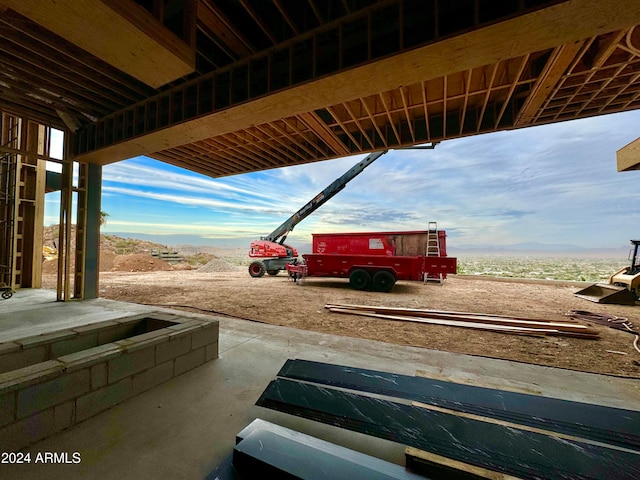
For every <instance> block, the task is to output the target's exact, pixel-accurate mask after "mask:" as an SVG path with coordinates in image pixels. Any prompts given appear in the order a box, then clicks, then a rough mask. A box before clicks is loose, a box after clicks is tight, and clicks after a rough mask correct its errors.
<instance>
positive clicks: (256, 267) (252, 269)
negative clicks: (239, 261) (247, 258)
mask: <svg viewBox="0 0 640 480" xmlns="http://www.w3.org/2000/svg"><path fill="white" fill-rule="evenodd" d="M264 272H265V267H264V263H262V262H251V265H249V275H251V276H252V277H253V278H259V277H262V276H263V275H264Z"/></svg>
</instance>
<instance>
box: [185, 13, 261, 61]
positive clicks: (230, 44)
mask: <svg viewBox="0 0 640 480" xmlns="http://www.w3.org/2000/svg"><path fill="white" fill-rule="evenodd" d="M198 20H199V21H201V22H202V23H203V24H204V25H205V26H206V27H207V28H208V29H209V30H211V31H212V32H213V33H214V34H215V35H216V36H217V37H218V38H219V39H220V40H221V41H222V43H223V44H224V45H225V46H226V47H227V48H229V49H230V50H231V51H232V52H233V53H235V54H236V56H237V57H238V58H243V57H248V56H249V55H251V54H253V53H255V49H254V48H253V47H252V46H251V43H250V42H249V41H248V40H247V39H246V38H245V36H244V35H243V34H242V33H240V32H238V31H237V30H236V29H235V28H233V24H232V23H231V22H230V21H229V19H228V18H227V17H226V16H225V15H224V13H222V12H221V11H220V9H219V8H218V7H217V6H216V5H215V3H212V2H210V1H200V2H198Z"/></svg>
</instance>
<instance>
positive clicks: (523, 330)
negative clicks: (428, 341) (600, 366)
mask: <svg viewBox="0 0 640 480" xmlns="http://www.w3.org/2000/svg"><path fill="white" fill-rule="evenodd" d="M329 310H330V311H331V312H334V313H344V314H347V315H359V316H363V317H371V318H378V319H382V320H394V321H401V322H413V323H425V324H429V325H443V326H450V327H459V328H470V329H475V330H487V331H492V332H499V333H508V334H514V335H533V336H543V335H564V336H574V337H578V338H585V339H595V338H598V334H597V333H593V332H592V331H584V332H578V331H562V330H559V329H557V328H542V327H533V326H530V327H521V326H507V325H496V324H492V323H481V322H473V321H465V320H462V319H460V320H446V319H438V318H419V317H407V316H400V315H384V314H380V313H373V312H367V311H358V310H349V309H341V308H331V309H329Z"/></svg>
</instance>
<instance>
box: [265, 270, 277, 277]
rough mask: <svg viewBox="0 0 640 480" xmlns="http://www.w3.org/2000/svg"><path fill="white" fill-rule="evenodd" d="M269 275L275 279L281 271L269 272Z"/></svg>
mask: <svg viewBox="0 0 640 480" xmlns="http://www.w3.org/2000/svg"><path fill="white" fill-rule="evenodd" d="M267 273H268V274H269V275H271V276H272V277H273V276H274V275H278V274H279V273H280V270H267Z"/></svg>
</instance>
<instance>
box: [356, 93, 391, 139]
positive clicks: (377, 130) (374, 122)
mask: <svg viewBox="0 0 640 480" xmlns="http://www.w3.org/2000/svg"><path fill="white" fill-rule="evenodd" d="M373 101H374V102H375V101H376V100H375V98H374V99H373ZM360 102H361V103H362V106H363V108H364V110H365V112H367V116H368V117H369V120H370V121H371V123H372V125H373V128H375V130H376V132H378V136H379V137H380V139H381V140H382V143H383V144H384V146H385V148H388V147H389V143H388V142H387V138H386V135H384V134H383V133H382V130H380V126H379V125H378V122H377V121H376V119H375V117H374V116H373V114H372V113H371V110H370V109H369V105H367V99H366V98H362V99H360Z"/></svg>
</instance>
